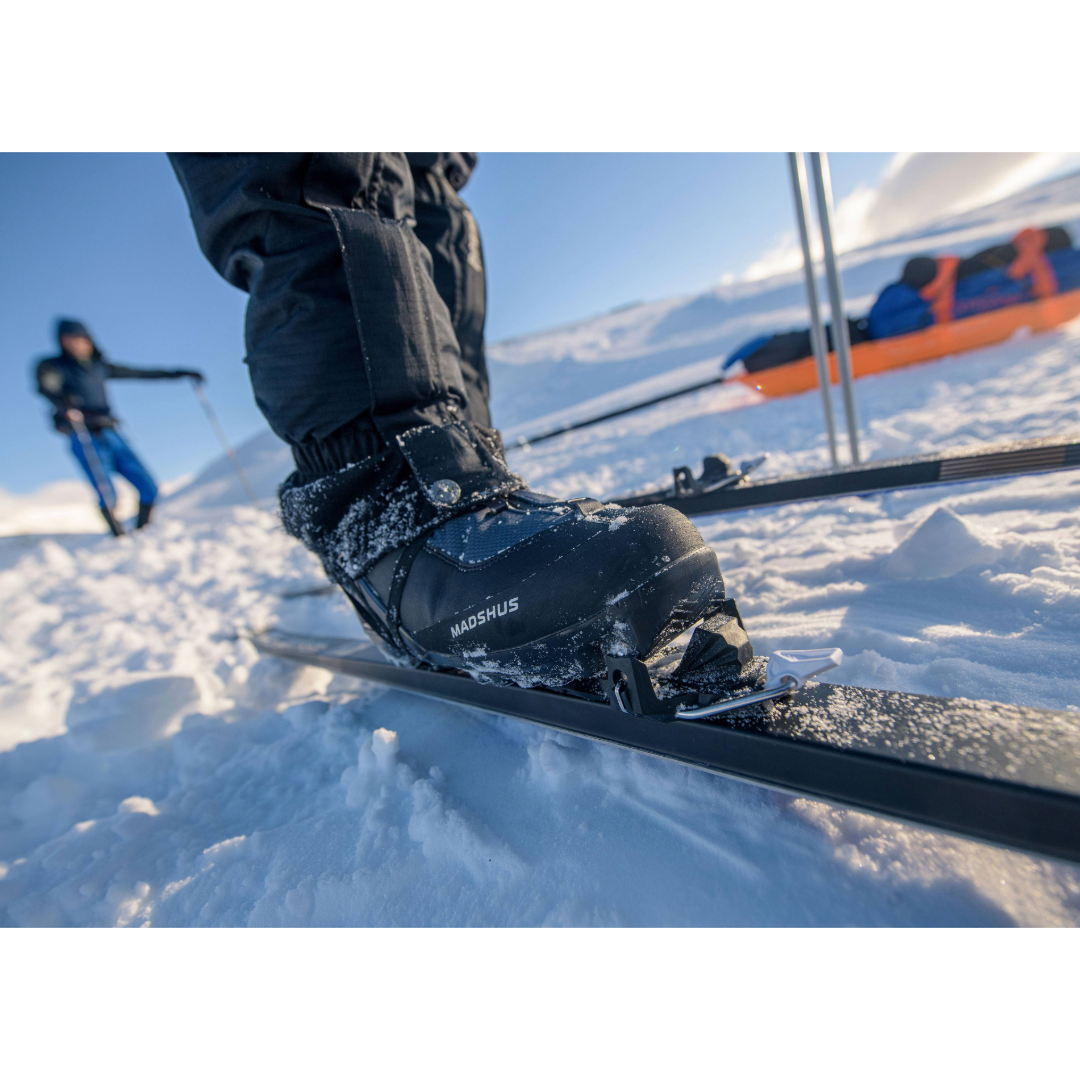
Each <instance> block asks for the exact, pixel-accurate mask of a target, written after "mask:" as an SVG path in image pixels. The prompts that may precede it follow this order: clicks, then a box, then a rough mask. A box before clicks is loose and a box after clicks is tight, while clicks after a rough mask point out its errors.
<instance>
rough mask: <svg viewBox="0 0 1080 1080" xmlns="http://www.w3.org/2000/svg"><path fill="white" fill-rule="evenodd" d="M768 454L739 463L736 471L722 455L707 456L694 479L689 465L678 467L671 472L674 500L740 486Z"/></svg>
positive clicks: (728, 459) (729, 460)
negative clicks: (673, 480)
mask: <svg viewBox="0 0 1080 1080" xmlns="http://www.w3.org/2000/svg"><path fill="white" fill-rule="evenodd" d="M768 456H769V455H768V454H761V455H760V456H759V457H756V458H748V459H747V460H746V461H743V462H740V464H739V467H738V469H733V468H732V465H731V459H730V458H728V457H726V456H725V455H723V454H709V456H708V457H706V458H705V459H704V461H702V463H701V475H700V476H697V477H695V476H694V474H693V472H692V471H691V470H690V466H689V465H680V466H678V467H677V468H676V469H674V470H673V473H674V479H675V498H677V499H684V498H688V497H690V496H692V495H705V494H706V493H707V492H710V491H719V490H720V489H721V488H726V487H734V486H735V485H736V484H741V483H742V482H743V480H745V479H746V478H747V477H748V476H749V475H750V474H751V473H752V472H753V471H754V470H755V469H756V468H758V466H760V465H761V464H762V463H763V462H764V461H765V459H766V458H767V457H768Z"/></svg>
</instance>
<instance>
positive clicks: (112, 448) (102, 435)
mask: <svg viewBox="0 0 1080 1080" xmlns="http://www.w3.org/2000/svg"><path fill="white" fill-rule="evenodd" d="M90 439H91V441H92V442H93V444H94V449H95V450H96V451H97V456H98V459H99V460H100V461H101V470H102V472H103V474H104V477H103V478H104V481H105V494H106V495H107V496H108V500H109V501H108V504H106V503H105V501H104V499H102V497H101V492H100V491H98V482H97V479H96V478H95V476H94V470H93V469H92V468H91V466H90V462H89V461H87V460H86V455H85V454H84V453H83V447H82V443H81V442H79V436H78V435H77V434H76V433H75V432H72V433H71V452H72V453H73V454H74V455H75V460H76V461H77V462H78V463H79V464H80V465H81V466H82V469H83V472H84V473H86V477H87V479H88V480H89V481H90V484H91V486H92V487H93V489H94V490H95V491H97V492H98V501H99V502H100V503H101V505H102V506H105V505H108V508H109V509H110V510H111V509H112V508H113V507H114V506H116V491H115V490H114V489H113V486H112V481H111V480H110V479H109V473H119V474H120V475H121V476H122V477H123V478H124V479H125V480H127V481H129V482H130V483H131V484H132V485H134V487H135V490H136V491H138V493H139V502H140V503H145V504H147V505H149V504H150V503H152V502H153V501H154V499H156V498H157V484H155V483H154V481H153V478H152V477H151V476H150V474H149V473H148V472H147V471H146V467H145V466H144V465H143V463H142V462H141V461H140V460H139V459H138V458H137V457H136V456H135V451H134V450H132V449H131V447H130V446H128V444H127V443H126V442H124V440H123V439H122V438H121V436H120V434H119V433H118V432H116V431H114V430H113V429H112V428H103V429H102V430H101V431H96V432H94V434H93V435H91V436H90Z"/></svg>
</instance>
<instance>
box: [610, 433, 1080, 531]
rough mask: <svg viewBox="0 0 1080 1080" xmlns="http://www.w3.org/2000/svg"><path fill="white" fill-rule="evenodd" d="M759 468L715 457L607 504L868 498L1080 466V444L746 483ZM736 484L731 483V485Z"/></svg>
mask: <svg viewBox="0 0 1080 1080" xmlns="http://www.w3.org/2000/svg"><path fill="white" fill-rule="evenodd" d="M759 461H760V459H759ZM755 464H757V463H755V462H748V463H744V465H743V466H741V467H740V472H735V471H734V470H731V467H730V464H729V463H728V462H727V461H726V459H724V458H722V457H720V456H719V455H714V456H713V457H711V458H706V459H705V466H704V468H703V470H702V476H701V478H700V479H699V480H695V479H694V477H693V476H692V475H691V473H690V470H689V469H688V468H686V466H680V467H679V468H677V469H676V470H675V482H674V484H673V485H672V487H669V488H666V489H665V490H663V491H652V492H643V493H640V494H630V495H622V496H616V497H615V498H613V499H611V500H610V501H611V502H615V503H618V504H619V505H620V506H652V505H655V504H657V503H665V504H666V505H668V506H673V507H675V508H676V509H677V510H681V511H682V512H683V513H684V514H686V515H688V516H690V517H693V516H695V515H699V514H719V513H723V512H725V511H731V510H746V509H748V508H750V507H754V506H775V505H776V504H777V503H788V502H804V501H809V500H811V499H828V498H834V497H836V496H841V495H867V494H871V493H873V492H878V491H895V490H897V489H899V488H910V487H929V486H931V485H933V484H954V483H958V482H961V481H965V480H991V479H994V478H995V477H1003V476H1019V475H1022V474H1024V473H1040V472H1054V471H1056V470H1059V469H1075V468H1077V467H1080V441H1078V440H1077V439H1076V437H1075V436H1069V437H1063V438H1055V437H1050V438H1044V439H1026V440H1020V441H1016V442H1007V443H998V444H996V445H992V446H985V447H980V448H979V449H978V450H970V449H967V448H960V449H956V450H943V451H941V452H940V453H936V454H919V455H917V456H914V457H906V458H895V459H893V460H890V461H872V462H870V463H868V464H865V465H851V466H847V467H845V468H840V469H829V470H826V471H824V472H816V473H797V474H793V475H790V476H778V477H775V478H773V479H770V480H758V481H747V479H746V475H747V473H748V472H749V469H748V468H747V466H750V467H751V468H752V467H754V465H755ZM732 479H734V482H731V480H732Z"/></svg>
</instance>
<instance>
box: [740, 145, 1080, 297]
mask: <svg viewBox="0 0 1080 1080" xmlns="http://www.w3.org/2000/svg"><path fill="white" fill-rule="evenodd" d="M1077 165H1080V154H1064V153H1035V154H895V155H894V156H893V158H892V160H891V161H890V162H889V164H888V166H887V167H886V169H885V171H884V173H883V174H882V176H881V179H880V180H879V181H878V183H877V185H876V186H873V187H872V186H870V185H866V184H860V185H859V186H858V187H857V188H856V189H855V190H854V191H853V192H852V193H851V194H850V195H848V196H846V197H845V198H844V199H842V200H841V201H840V202H839V203H838V204H837V206H836V213H835V219H834V222H833V235H834V238H835V240H836V248H837V251H840V252H843V251H852V250H854V249H856V248H859V247H863V246H865V245H866V244H872V243H874V242H875V241H878V240H884V239H887V238H889V237H893V236H897V235H899V234H901V233H904V232H907V231H909V230H911V229H915V228H918V227H920V226H924V225H927V224H929V223H930V222H932V221H934V220H936V219H937V218H940V217H943V216H945V215H946V214H959V213H962V212H964V211H965V210H972V209H974V208H976V207H979V206H987V205H989V204H990V203H993V202H997V201H998V200H999V199H1004V198H1006V197H1007V196H1009V195H1012V194H1015V193H1016V192H1018V191H1022V190H1023V189H1024V188H1027V187H1030V186H1031V185H1032V184H1037V183H1038V182H1039V181H1041V180H1045V179H1047V178H1048V177H1050V176H1053V175H1055V174H1057V173H1061V172H1064V171H1067V170H1068V169H1069V168H1070V167H1075V166H1077ZM813 248H814V256H815V258H820V257H821V244H820V242H818V241H815V242H814V244H813ZM801 266H802V255H801V253H800V250H799V243H798V237H797V235H796V233H795V230H794V229H792V231H791V232H790V233H785V234H784V235H783V236H781V237H779V238H778V240H777V243H776V244H775V246H773V247H772V248H770V249H769V250H768V251H766V252H765V253H764V254H763V255H762V256H761V257H760V258H759V259H757V260H755V261H754V262H753V263H751V265H750V266H748V267H747V268H746V270H745V271H744V272H743V275H742V276H743V278H744V279H745V280H749V281H757V280H760V279H761V278H765V277H771V276H772V275H773V274H779V273H786V272H789V271H791V270H797V269H799V268H800V267H801Z"/></svg>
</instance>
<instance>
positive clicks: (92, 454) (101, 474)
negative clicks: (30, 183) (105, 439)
mask: <svg viewBox="0 0 1080 1080" xmlns="http://www.w3.org/2000/svg"><path fill="white" fill-rule="evenodd" d="M81 415H82V414H81V413H77V412H76V411H75V410H74V409H72V410H69V411H68V413H67V419H68V423H70V424H71V426H72V427H73V428H74V429H75V435H76V437H77V438H78V440H79V445H80V446H81V447H82V452H83V457H85V458H86V462H87V464H88V465H89V466H90V473H91V475H92V476H93V477H94V487H96V488H97V493H98V496H99V497H100V498H101V513H102V515H103V516H104V518H105V522H106V524H107V525H108V526H109V531H110V532H111V533H112V534H113V536H123V535H124V530H123V527H122V526H121V525H120V522H119V521H117V520H116V514H115V513H114V510H113V507H112V506H110V505H109V478H108V477H107V476H106V475H105V467H104V466H103V465H102V464H101V458H100V457H99V456H98V452H97V448H96V447H95V446H94V439H93V436H92V435H91V434H90V432H89V430H88V429H87V427H86V425H85V424H84V423H83V421H82V419H81Z"/></svg>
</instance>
